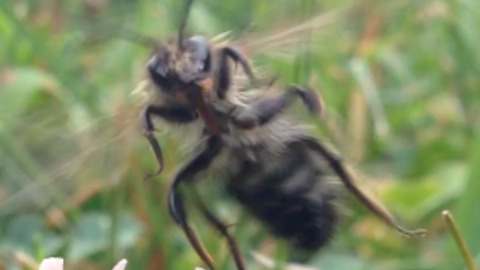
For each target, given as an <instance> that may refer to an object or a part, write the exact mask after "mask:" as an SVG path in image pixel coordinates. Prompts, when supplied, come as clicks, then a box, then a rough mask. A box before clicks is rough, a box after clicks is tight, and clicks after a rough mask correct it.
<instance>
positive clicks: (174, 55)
mask: <svg viewBox="0 0 480 270" xmlns="http://www.w3.org/2000/svg"><path fill="white" fill-rule="evenodd" d="M191 4H192V0H189V1H188V2H187V5H186V6H187V10H186V12H185V17H184V18H183V19H182V22H181V24H180V27H179V32H178V36H177V38H176V40H173V41H171V42H168V43H165V44H155V46H154V48H155V49H154V52H153V55H152V56H151V58H150V60H149V61H148V65H147V73H148V76H149V82H150V86H151V87H148V88H146V91H147V94H148V98H147V99H146V101H145V104H144V109H143V111H142V114H141V123H142V128H143V132H144V135H145V137H146V138H147V139H148V141H149V143H150V145H151V148H152V150H153V153H154V155H155V158H156V160H157V162H158V165H159V168H158V170H157V173H160V172H161V170H162V168H163V155H162V151H161V148H160V145H159V143H158V142H157V140H156V138H155V137H154V135H153V134H154V122H153V119H154V118H160V119H162V120H164V121H165V122H167V123H172V124H175V125H177V126H178V125H185V126H193V125H197V126H199V127H200V129H201V130H200V131H199V133H198V137H197V138H196V142H198V148H197V149H196V152H195V154H193V156H192V157H191V158H190V160H188V161H187V162H186V163H185V164H184V165H183V166H182V167H181V168H180V169H179V170H178V171H177V173H176V175H175V176H174V178H173V181H172V183H171V186H170V188H169V191H168V207H169V212H170V214H171V216H172V217H173V219H174V220H175V222H176V223H177V224H178V225H179V226H180V227H181V228H182V229H183V231H184V232H185V234H186V236H187V238H188V240H189V241H190V243H191V244H192V246H193V247H194V249H195V250H196V252H197V253H198V255H199V256H200V257H201V259H202V260H203V261H204V263H205V264H206V265H208V266H209V267H210V268H212V269H213V268H214V263H213V260H212V259H211V257H210V255H209V253H208V252H207V251H206V250H205V248H204V247H203V245H202V242H201V241H200V240H199V238H198V237H197V235H196V234H195V233H194V231H193V229H192V228H191V226H190V224H189V222H188V217H187V211H186V208H185V204H184V201H183V199H182V196H181V193H180V191H179V188H180V187H181V186H182V185H187V184H189V183H192V182H193V181H197V180H199V179H198V178H199V176H201V174H202V172H204V171H206V170H209V169H212V168H213V164H215V165H216V166H215V168H220V169H221V170H222V171H223V172H224V173H225V174H224V175H225V179H224V180H225V185H226V189H227V191H228V192H229V194H230V195H231V196H232V197H233V198H235V199H236V200H237V201H238V202H240V203H241V204H242V205H243V206H244V208H246V209H247V210H248V211H249V212H250V213H252V214H253V215H254V216H255V217H257V218H258V219H259V220H260V221H261V222H263V223H264V224H265V225H266V226H267V227H268V228H269V229H270V230H271V231H272V232H273V233H274V234H275V235H277V236H279V237H281V238H284V239H286V240H287V241H288V242H289V243H291V244H292V245H293V246H296V247H298V248H300V249H303V250H308V251H316V250H318V249H320V248H321V247H323V246H325V245H326V244H327V243H328V242H329V240H330V239H331V238H332V235H333V233H334V229H335V226H336V224H337V221H338V216H339V214H338V209H337V208H336V207H335V204H336V201H337V200H338V196H337V194H336V192H335V190H334V189H333V188H332V187H331V185H330V181H329V178H330V177H331V176H335V177H336V178H338V179H339V180H340V181H341V182H342V183H343V184H344V186H345V187H346V189H347V190H348V191H349V192H351V193H352V194H353V195H354V196H355V197H356V198H357V199H358V200H359V201H360V202H361V203H362V204H364V205H365V206H366V207H367V208H368V209H369V210H371V211H372V212H373V213H374V214H376V215H377V216H378V217H379V218H380V219H382V220H383V221H384V222H386V223H387V224H388V225H390V226H392V227H394V228H395V229H396V230H397V231H399V232H400V233H402V234H404V235H407V236H415V235H423V234H425V231H424V230H412V231H410V230H406V229H404V228H403V227H401V226H400V225H399V224H398V223H397V222H396V221H395V219H394V218H393V217H392V216H391V215H390V214H389V213H388V212H387V211H386V210H385V209H383V208H382V207H381V206H379V205H378V204H377V203H375V202H374V201H373V200H372V199H370V198H369V197H368V196H367V195H366V194H364V193H363V192H362V191H361V190H360V189H359V188H358V187H357V185H356V184H355V183H354V181H353V179H352V177H351V175H350V174H349V172H348V170H347V169H346V168H345V166H344V165H343V163H342V161H341V159H340V158H339V156H338V155H336V154H334V153H333V152H332V151H331V150H329V149H328V148H327V147H326V146H325V145H324V144H323V143H322V142H320V141H319V140H318V139H316V138H315V137H314V136H313V135H312V134H311V133H310V132H309V130H308V129H306V128H305V127H304V126H302V125H301V124H299V123H297V122H295V121H292V120H290V119H289V118H288V115H287V114H286V112H285V110H286V109H287V108H288V107H289V106H290V105H291V104H292V103H293V102H294V101H295V100H296V99H300V100H301V101H302V103H303V104H304V105H305V107H306V108H307V109H308V111H309V112H311V113H312V114H314V115H317V116H318V115H320V114H321V112H322V110H323V103H322V102H321V99H320V98H319V96H317V94H316V92H315V91H314V90H312V89H310V88H308V87H300V86H293V85H292V86H288V87H286V90H284V91H271V89H270V88H275V87H272V85H271V84H261V83H258V81H259V80H258V79H257V78H256V76H255V74H254V72H253V70H252V67H251V66H250V64H249V61H248V59H247V58H246V57H245V56H244V55H242V54H241V53H240V52H239V51H238V50H236V49H235V48H233V47H230V46H228V45H227V46H215V45H212V44H209V43H208V42H207V39H206V38H204V37H202V36H190V37H187V38H185V37H184V28H185V22H186V17H187V14H188V10H189V9H190V6H191ZM234 64H237V65H239V66H240V69H235V70H233V69H232V67H233V65H234ZM199 123H200V125H198V124H199ZM198 206H199V209H200V212H201V213H203V215H204V216H205V217H206V219H207V220H208V221H209V222H210V223H211V224H212V225H213V226H214V227H215V228H216V229H217V230H218V231H219V232H220V233H221V235H223V236H224V237H225V238H226V239H227V242H228V244H229V249H230V251H231V253H232V255H233V257H234V261H235V264H236V267H237V269H245V264H244V261H243V259H242V256H241V254H240V252H239V251H238V250H239V249H238V247H237V244H236V242H235V239H234V238H233V237H232V236H231V235H230V234H229V233H228V230H227V226H225V225H224V223H222V222H221V221H220V220H219V219H218V218H217V217H215V215H214V214H213V213H212V212H211V211H209V210H208V209H207V208H206V207H205V206H204V205H203V204H201V203H199V204H198Z"/></svg>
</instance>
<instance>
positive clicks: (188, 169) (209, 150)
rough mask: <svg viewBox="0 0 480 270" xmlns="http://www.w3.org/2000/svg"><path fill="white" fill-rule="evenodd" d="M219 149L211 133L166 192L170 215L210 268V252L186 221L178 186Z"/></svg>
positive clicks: (216, 137)
mask: <svg viewBox="0 0 480 270" xmlns="http://www.w3.org/2000/svg"><path fill="white" fill-rule="evenodd" d="M220 149H221V141H220V137H218V136H216V135H211V136H210V137H209V138H208V139H207V142H206V147H205V149H203V151H201V152H200V153H198V154H197V155H196V156H195V157H194V158H192V159H191V160H190V161H189V162H187V163H186V164H185V165H184V166H183V167H182V168H181V169H180V170H179V171H178V173H177V174H176V176H175V178H174V180H173V183H172V185H171V187H170V190H169V192H168V207H169V211H170V215H171V216H172V217H173V219H174V220H175V221H176V222H177V223H178V224H179V225H180V226H181V227H182V229H183V231H184V232H185V234H186V235H187V238H188V240H189V241H190V243H191V244H192V246H193V247H194V249H195V251H196V252H197V254H198V255H199V256H200V257H201V258H202V260H203V261H204V262H205V264H207V265H208V266H209V267H210V268H211V269H213V260H212V258H211V256H210V254H209V253H208V251H206V249H205V247H204V246H203V244H202V242H201V241H200V239H199V238H198V237H197V235H196V234H195V232H194V231H193V229H192V228H191V227H190V225H189V224H188V222H187V214H186V211H185V206H184V204H183V201H182V198H181V196H180V192H179V187H180V184H182V183H188V182H189V181H191V180H193V178H194V177H195V175H196V174H198V173H199V172H201V171H203V170H205V169H206V168H208V166H209V165H210V163H211V162H212V161H213V159H214V158H215V157H216V156H217V154H218V153H219V152H220Z"/></svg>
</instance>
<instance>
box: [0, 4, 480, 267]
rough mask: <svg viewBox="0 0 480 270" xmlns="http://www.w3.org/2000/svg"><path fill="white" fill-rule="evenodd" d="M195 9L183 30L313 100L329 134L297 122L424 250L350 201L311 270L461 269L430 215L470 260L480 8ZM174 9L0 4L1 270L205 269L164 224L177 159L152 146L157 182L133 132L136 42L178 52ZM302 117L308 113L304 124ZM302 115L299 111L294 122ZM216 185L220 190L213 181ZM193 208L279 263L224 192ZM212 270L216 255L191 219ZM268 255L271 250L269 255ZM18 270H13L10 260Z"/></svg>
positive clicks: (478, 140) (139, 75)
mask: <svg viewBox="0 0 480 270" xmlns="http://www.w3.org/2000/svg"><path fill="white" fill-rule="evenodd" d="M274 2H275V4H273V2H272V1H271V0H248V1H216V0H195V1H194V5H193V10H192V12H191V15H190V17H189V21H188V26H187V29H188V31H189V32H190V33H202V34H205V35H207V36H209V37H213V36H215V35H217V34H220V33H223V32H226V31H231V33H230V36H231V37H233V39H232V40H233V42H234V44H236V45H238V47H239V48H240V49H241V50H243V51H245V52H246V54H248V56H250V57H251V58H252V61H253V62H254V63H255V64H258V65H259V66H260V67H261V68H262V70H266V71H267V72H268V73H270V74H274V75H277V77H278V81H279V84H280V85H285V84H287V83H292V82H295V83H308V84H310V85H311V86H312V87H313V88H315V89H317V90H318V92H319V93H320V94H321V95H322V96H323V99H324V101H325V104H326V110H327V111H326V114H325V117H324V118H323V120H322V122H320V123H318V122H314V121H315V120H314V119H309V118H305V119H304V121H306V122H309V123H310V124H312V125H313V126H315V127H316V128H318V130H317V131H318V135H319V136H321V137H323V138H324V139H325V140H326V141H330V142H332V144H334V145H335V146H336V148H337V149H338V150H339V152H340V153H342V156H344V157H345V159H346V160H347V161H348V162H349V163H351V164H352V165H353V167H355V169H356V171H358V172H361V173H359V175H361V176H362V178H363V179H362V180H363V181H361V182H362V185H363V186H364V188H365V189H367V190H368V189H374V190H375V191H377V192H376V193H378V195H379V200H380V201H382V202H383V203H384V204H385V205H386V207H387V208H389V209H391V210H392V212H393V213H394V214H395V216H397V217H398V220H400V221H401V223H405V224H406V225H408V226H409V227H422V226H423V227H426V228H427V229H429V231H430V234H429V236H428V237H426V238H423V239H404V238H401V237H399V236H398V235H397V234H396V233H395V231H393V230H392V229H390V228H387V227H386V226H385V225H383V224H381V223H380V222H378V221H377V220H376V219H375V218H373V217H372V216H371V215H370V214H369V213H368V212H366V211H365V209H364V208H363V207H362V206H360V205H358V203H356V202H354V201H351V202H350V201H348V202H346V203H345V207H346V208H348V209H351V211H350V212H349V215H346V216H345V218H344V222H343V223H342V224H341V225H340V226H339V228H338V236H337V237H336V238H335V240H334V241H333V243H332V245H331V246H329V247H328V248H327V249H326V250H324V251H323V252H320V253H319V254H318V255H316V256H314V257H313V258H311V259H310V260H309V261H308V264H310V265H312V266H315V267H320V268H321V269H392V270H393V269H454V268H455V269H461V267H463V263H462V259H461V257H460V256H459V255H458V252H457V251H453V248H454V247H453V245H452V244H451V241H450V240H449V239H450V237H449V236H448V234H447V233H446V232H445V228H444V225H443V223H442V221H441V216H440V212H441V210H442V209H444V208H449V209H452V210H453V211H452V212H453V214H454V215H455V217H456V219H457V220H458V223H459V226H460V229H461V230H462V232H463V235H464V237H465V239H466V242H467V244H468V245H469V246H470V247H471V251H472V253H473V255H474V257H476V258H479V257H480V244H479V243H480V241H479V240H480V233H479V232H478V228H479V226H480V225H479V224H480V212H479V211H478V208H477V207H478V206H479V204H480V199H479V196H478V195H477V193H478V191H479V190H480V186H479V183H480V181H479V179H478V178H479V177H480V171H479V167H478V166H477V164H480V136H479V133H478V130H479V126H480V124H479V123H480V122H479V121H478V120H477V118H476V117H477V116H478V115H480V95H479V88H480V77H479V76H478V74H480V54H479V53H478V49H477V48H478V44H480V31H478V27H477V26H478V25H480V2H479V1H478V0H462V1H450V0H424V1H418V0H406V1H405V0H390V1H378V0H362V1H351V0H341V1H338V0H337V1H333V0H301V1H291V0H277V1H274ZM182 9H183V1H176V0H140V1H126V0H119V1H113V0H91V1H60V0H43V1H30V0H2V1H1V2H0V262H1V263H2V264H3V265H0V268H2V267H3V268H6V269H27V268H23V267H24V266H23V265H22V264H21V263H20V262H19V261H18V260H16V259H14V258H16V257H15V256H16V255H18V253H19V252H23V253H24V254H26V255H27V256H29V257H31V258H33V259H35V260H40V258H42V257H45V256H53V255H55V256H62V257H65V258H66V259H67V261H68V262H69V263H70V265H71V267H72V268H73V269H75V267H77V268H79V269H86V268H84V266H86V265H88V266H89V267H90V268H89V269H107V268H108V267H109V266H111V265H112V263H114V262H116V261H118V259H120V258H121V257H125V258H127V259H128V260H129V265H128V266H127V267H128V268H129V269H193V268H194V266H196V265H200V261H199V259H198V257H197V256H196V254H195V253H194V251H193V249H192V248H191V247H190V246H189V245H188V244H187V242H186V240H185V237H184V236H183V234H182V233H181V231H180V230H179V229H178V228H177V227H176V226H175V224H174V222H173V221H172V220H171V219H170V218H169V214H168V211H167V210H166V199H165V197H166V196H165V194H166V190H167V188H168V182H169V177H170V176H171V175H172V174H173V173H174V172H175V168H177V167H178V166H179V164H180V163H181V161H182V160H184V158H185V156H184V155H183V154H182V152H181V151H180V149H183V148H184V147H185V145H182V144H179V143H178V142H176V141H175V140H174V138H173V137H172V136H170V134H169V133H168V132H164V131H163V130H162V132H160V133H158V138H159V140H160V143H161V144H162V145H163V148H164V152H165V153H166V168H165V171H164V172H163V174H162V175H161V176H159V177H158V178H157V179H155V180H152V181H146V182H145V181H142V179H143V176H144V175H145V174H147V173H148V172H150V171H153V170H154V169H155V163H154V159H153V157H152V155H151V153H150V152H149V149H148V147H147V143H146V142H145V140H144V139H143V138H142V136H141V134H140V132H139V131H138V125H137V122H136V121H137V118H138V117H137V115H138V98H137V96H135V95H132V94H131V92H132V90H133V89H134V88H135V86H136V85H137V84H138V83H139V82H140V81H141V80H143V79H144V78H145V74H144V72H145V70H144V69H145V62H146V59H148V56H149V54H150V48H145V47H143V46H141V45H139V44H135V43H131V42H128V41H125V40H123V39H122V37H125V36H126V35H127V34H128V31H129V30H128V29H130V30H133V31H135V32H138V33H143V34H146V35H150V36H152V37H155V38H158V39H161V40H165V39H168V38H171V37H174V36H175V29H176V27H177V25H178V21H179V20H180V18H181V16H182V14H181V11H182ZM299 111H300V110H299ZM292 112H296V111H292ZM212 178H215V176H213V177H212ZM220 182H221V179H208V181H204V182H202V183H199V185H198V187H199V188H200V189H201V193H202V194H204V195H206V196H208V199H209V200H208V203H209V205H211V206H212V207H214V209H215V211H216V212H218V213H219V214H220V215H221V216H222V217H223V218H224V219H226V220H228V221H229V223H232V224H233V223H235V224H237V225H236V226H235V227H232V229H231V230H232V233H233V234H235V235H236V236H237V238H238V239H239V243H240V246H241V249H242V252H243V253H244V254H245V255H246V259H247V263H248V264H249V266H251V267H259V266H258V264H259V263H258V262H257V261H256V260H255V259H254V257H253V256H252V255H251V252H252V251H257V250H259V251H261V252H263V253H265V254H267V255H269V256H272V257H274V256H276V260H277V261H278V262H279V263H280V264H277V265H281V262H282V261H284V260H286V257H288V255H289V254H288V251H286V250H285V249H284V247H283V246H282V244H280V243H279V244H278V247H277V245H274V244H275V243H276V242H273V240H272V239H271V238H269V237H268V236H267V234H266V232H265V230H264V229H262V228H261V226H259V224H257V223H256V222H255V221H253V220H252V219H251V218H250V217H249V216H247V215H245V214H244V213H243V212H242V211H241V210H240V209H239V208H238V206H236V204H235V203H234V202H231V201H230V200H229V199H228V198H225V197H224V194H223V193H222V192H221V190H220V188H219V187H218V186H219V184H218V183H220ZM192 223H194V224H195V227H196V228H197V230H198V231H199V234H200V235H201V236H202V239H203V240H204V241H205V243H206V246H207V248H208V249H209V250H211V251H212V254H213V256H214V257H215V260H216V261H217V262H218V265H221V266H222V268H221V269H232V267H233V265H232V262H231V260H230V257H229V256H228V254H227V253H226V248H225V247H226V246H225V243H224V242H223V241H222V240H221V239H219V238H218V235H217V234H216V233H215V232H213V231H212V230H211V229H210V228H208V226H206V224H204V221H203V220H202V219H201V218H200V217H198V216H197V215H195V214H194V213H192ZM272 245H273V246H272ZM14 255H15V256H14Z"/></svg>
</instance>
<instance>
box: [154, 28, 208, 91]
mask: <svg viewBox="0 0 480 270" xmlns="http://www.w3.org/2000/svg"><path fill="white" fill-rule="evenodd" d="M210 68H211V54H210V46H209V44H208V42H207V40H206V39H205V38H204V37H203V36H192V37H190V38H188V39H186V40H184V41H182V42H181V43H176V44H175V43H169V44H166V45H162V46H158V48H157V49H156V50H155V52H154V54H153V55H152V57H151V58H150V60H149V61H148V72H149V74H150V77H151V79H152V81H153V82H154V83H155V84H156V85H157V86H158V87H159V88H160V89H162V90H164V91H175V90H181V89H185V86H186V85H189V84H191V83H193V82H195V81H197V80H201V79H204V78H206V77H207V76H208V74H209V73H210Z"/></svg>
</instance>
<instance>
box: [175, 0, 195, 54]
mask: <svg viewBox="0 0 480 270" xmlns="http://www.w3.org/2000/svg"><path fill="white" fill-rule="evenodd" d="M192 3H193V0H187V3H186V4H185V11H184V12H183V17H182V20H181V21H180V25H179V27H178V48H179V49H180V50H183V34H184V31H185V25H186V24H187V18H188V14H189V13H190V8H191V6H192Z"/></svg>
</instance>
